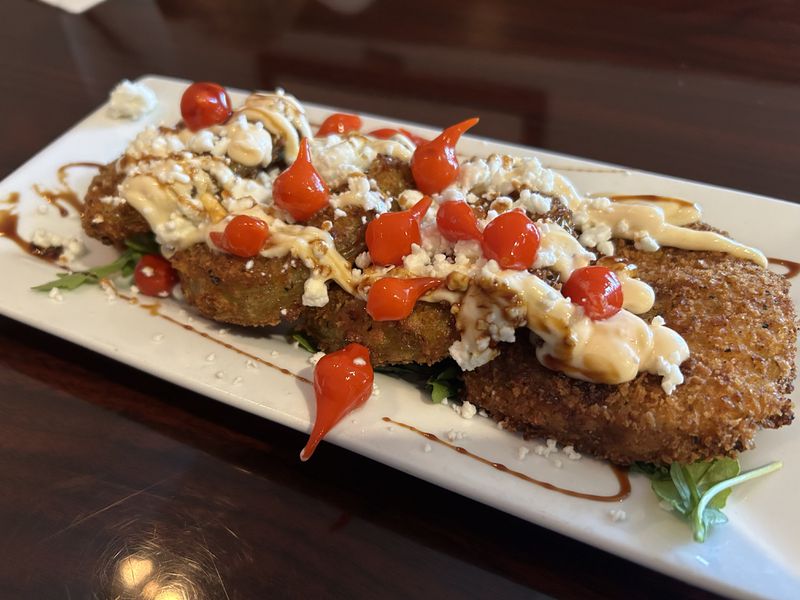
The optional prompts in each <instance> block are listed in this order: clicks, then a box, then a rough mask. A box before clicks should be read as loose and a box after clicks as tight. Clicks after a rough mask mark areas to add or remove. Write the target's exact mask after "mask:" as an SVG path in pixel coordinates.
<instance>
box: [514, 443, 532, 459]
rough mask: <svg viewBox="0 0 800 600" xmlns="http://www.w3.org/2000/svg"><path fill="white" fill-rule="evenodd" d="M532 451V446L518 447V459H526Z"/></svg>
mask: <svg viewBox="0 0 800 600" xmlns="http://www.w3.org/2000/svg"><path fill="white" fill-rule="evenodd" d="M530 451H531V450H530V448H527V447H526V446H520V447H519V448H517V460H525V457H526V456H528V453H529V452H530Z"/></svg>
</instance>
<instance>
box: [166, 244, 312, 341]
mask: <svg viewBox="0 0 800 600" xmlns="http://www.w3.org/2000/svg"><path fill="white" fill-rule="evenodd" d="M170 262H171V263H172V266H173V267H174V268H175V270H176V271H177V272H178V276H179V277H180V281H181V289H182V290H183V294H184V296H185V298H186V301H187V302H188V303H189V304H191V305H192V306H194V307H196V308H197V310H198V311H199V312H200V314H202V315H203V316H206V317H208V318H210V319H214V320H215V321H223V322H225V323H233V324H235V325H253V326H259V325H277V324H278V323H280V322H281V321H282V320H288V321H292V320H294V319H296V318H297V317H298V316H299V314H300V311H301V310H302V308H303V306H302V297H303V286H304V284H305V280H306V279H307V278H308V276H309V271H308V269H307V268H306V267H304V266H303V264H302V263H301V262H300V261H299V260H297V259H293V258H292V257H289V256H287V257H285V258H263V257H260V256H257V257H255V258H253V259H243V258H240V257H238V256H233V255H230V254H225V253H223V252H215V251H213V250H211V249H210V248H209V247H208V246H206V245H205V244H196V245H194V246H191V247H190V248H187V249H186V250H181V251H179V252H177V253H176V254H175V255H174V256H173V257H172V258H170Z"/></svg>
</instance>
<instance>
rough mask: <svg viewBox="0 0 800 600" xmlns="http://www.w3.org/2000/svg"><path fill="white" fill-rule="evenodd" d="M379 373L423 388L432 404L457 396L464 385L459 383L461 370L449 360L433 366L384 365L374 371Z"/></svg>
mask: <svg viewBox="0 0 800 600" xmlns="http://www.w3.org/2000/svg"><path fill="white" fill-rule="evenodd" d="M375 370H376V371H378V372H379V373H385V374H387V375H395V376H397V377H400V378H402V379H405V380H406V381H408V382H410V383H413V384H414V385H416V386H417V387H421V388H424V389H425V390H426V391H429V392H430V394H431V400H432V401H433V403H434V404H439V403H440V402H441V401H442V400H444V399H445V398H456V397H457V396H459V394H460V392H461V389H462V388H463V387H464V383H463V382H462V381H461V369H459V367H458V365H457V364H456V363H455V362H454V361H453V360H451V359H447V360H443V361H442V362H439V363H436V364H435V365H431V366H426V365H385V366H382V367H377V368H376V369H375Z"/></svg>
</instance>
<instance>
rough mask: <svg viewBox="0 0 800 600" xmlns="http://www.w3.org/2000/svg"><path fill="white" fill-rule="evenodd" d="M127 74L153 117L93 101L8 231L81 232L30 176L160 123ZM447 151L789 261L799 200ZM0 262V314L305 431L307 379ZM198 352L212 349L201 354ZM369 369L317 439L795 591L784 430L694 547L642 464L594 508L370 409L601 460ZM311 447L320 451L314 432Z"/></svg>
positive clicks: (638, 546)
mask: <svg viewBox="0 0 800 600" xmlns="http://www.w3.org/2000/svg"><path fill="white" fill-rule="evenodd" d="M142 81H143V82H144V83H145V84H146V85H148V86H150V87H151V88H152V89H153V90H154V91H155V92H156V94H157V95H158V98H159V106H158V108H157V109H156V111H155V112H154V113H152V114H150V115H147V116H146V117H145V118H144V119H142V120H140V121H139V122H135V123H131V122H127V121H115V120H112V119H110V118H109V117H108V116H107V114H106V107H105V106H103V107H100V108H99V109H98V110H97V111H95V112H94V113H92V114H91V115H90V116H89V117H87V118H86V119H84V120H83V121H82V122H81V123H79V124H78V125H77V126H75V127H74V128H73V129H71V130H70V131H68V132H67V133H66V134H64V135H63V136H61V137H60V138H59V139H58V140H56V141H55V142H53V143H52V144H51V145H50V146H48V147H47V148H45V149H44V150H43V151H42V152H41V153H39V154H38V155H37V156H35V157H34V158H32V159H31V160H30V161H28V163H26V164H25V165H23V166H22V167H21V168H20V169H18V170H17V171H16V172H14V173H13V174H12V175H10V176H9V177H8V178H7V179H6V180H5V181H3V182H2V183H0V198H3V197H5V196H7V195H8V194H10V193H12V192H19V193H20V194H21V201H20V205H19V214H20V232H21V234H22V235H23V236H24V237H25V238H26V239H29V238H30V236H31V235H32V232H33V231H34V230H35V229H37V228H40V227H42V228H46V229H49V230H51V231H56V232H59V233H62V234H71V235H78V234H80V224H79V222H78V219H77V218H75V217H74V216H72V217H68V218H60V217H59V216H58V213H57V211H56V210H55V209H53V208H50V209H48V210H47V211H45V212H44V214H42V210H41V209H40V207H41V206H42V205H43V201H42V200H41V199H40V198H39V197H38V196H37V194H36V193H35V192H34V191H33V185H34V184H39V185H40V186H44V187H46V188H48V187H49V188H56V187H58V182H57V180H56V176H55V174H56V171H57V169H58V168H59V167H60V166H61V165H63V164H65V163H69V162H74V161H96V162H108V161H110V160H113V159H114V158H116V157H117V156H118V155H119V154H120V153H121V152H122V151H123V149H124V148H125V146H126V145H127V143H128V142H129V141H130V140H131V139H132V138H133V137H134V135H135V134H136V133H137V132H138V131H139V130H140V129H141V128H142V127H143V126H144V125H145V124H146V123H154V124H159V123H162V122H163V123H167V124H173V123H174V122H176V121H177V120H178V119H179V110H178V103H179V99H180V95H181V93H182V91H183V89H184V87H185V82H183V81H179V80H172V79H165V78H160V77H146V78H144V79H143V80H142ZM243 97H244V94H242V93H234V94H233V98H234V102H238V101H240V100H241V99H242V98H243ZM301 100H302V99H301ZM307 108H308V111H309V118H310V120H311V121H312V122H316V123H319V122H320V121H321V120H322V119H323V118H324V117H325V116H326V114H328V113H329V112H331V111H332V109H330V108H326V107H322V106H314V105H307ZM364 121H365V130H370V129H372V128H377V127H386V126H397V125H398V123H396V122H392V121H387V120H385V119H381V118H377V117H371V116H367V117H365V118H364ZM399 125H403V126H409V124H407V123H400V124H399ZM410 126H411V127H413V128H415V129H416V130H417V131H419V132H420V133H421V134H423V135H425V134H428V135H433V134H434V133H438V132H436V131H435V130H433V129H431V128H428V127H421V126H414V125H410ZM459 149H460V151H462V152H463V153H465V154H481V155H485V154H489V153H492V152H500V153H512V154H521V155H536V156H538V157H540V158H541V160H542V162H543V163H544V164H545V165H547V166H550V167H561V168H564V169H566V170H565V171H564V173H565V174H566V175H567V176H568V177H570V178H571V179H572V180H573V181H574V182H575V183H576V184H577V186H578V188H579V189H580V190H582V191H583V192H586V193H594V192H614V193H623V194H624V193H652V194H661V195H665V196H677V197H682V198H687V199H691V200H694V201H698V202H700V203H701V204H702V206H703V208H704V210H705V216H706V220H707V221H708V222H710V223H713V224H714V225H716V226H718V227H721V228H723V229H727V230H729V231H730V232H731V233H732V234H733V235H734V236H735V237H736V238H737V239H739V240H740V241H742V242H744V243H747V244H752V245H754V246H758V247H760V248H761V249H762V250H764V251H765V253H766V254H767V255H768V256H773V257H780V258H785V259H791V260H795V261H797V260H800V249H799V247H798V245H797V240H798V239H800V206H798V205H794V204H790V203H787V202H782V201H778V200H773V199H770V198H765V197H761V196H756V195H753V194H747V193H742V192H735V191H731V190H726V189H722V188H719V187H713V186H708V185H703V184H698V183H692V182H688V181H682V180H679V179H674V178H670V177H663V176H659V175H653V174H649V173H643V172H640V171H635V170H626V169H620V168H618V167H614V166H609V165H603V164H600V163H596V162H590V161H585V160H578V159H574V158H571V157H567V156H563V155H557V154H553V153H550V152H543V151H536V150H532V149H529V148H521V147H518V146H511V145H508V144H502V143H497V142H491V141H488V140H481V139H479V138H465V139H464V140H463V141H462V142H461V145H460V147H459ZM575 169H577V170H575ZM581 169H584V170H583V171H581ZM93 174H94V172H93V171H91V170H81V169H76V170H73V171H71V176H70V183H71V185H72V186H73V187H74V188H75V189H76V190H78V192H79V193H81V194H82V193H83V192H84V191H85V190H86V188H87V186H88V184H89V181H90V179H91V177H92V175H93ZM0 208H3V207H2V206H0ZM87 248H88V252H87V254H86V255H85V256H84V258H83V259H82V260H83V262H84V264H86V265H97V264H102V263H104V262H107V261H108V260H109V259H111V258H112V257H113V255H114V254H113V252H112V251H111V250H109V249H108V248H104V247H102V246H101V245H100V244H98V243H96V242H94V241H88V243H87ZM0 268H1V269H2V272H3V274H4V281H5V282H6V283H5V284H4V285H3V286H2V288H0V312H1V313H3V314H5V315H7V316H9V317H12V318H14V319H17V320H19V321H22V322H24V323H27V324H29V325H31V326H33V327H37V328H39V329H42V330H44V331H48V332H50V333H53V334H55V335H58V336H60V337H63V338H65V339H67V340H70V341H72V342H75V343H77V344H80V345H82V346H85V347H87V348H90V349H92V350H94V351H96V352H99V353H101V354H104V355H106V356H110V357H112V358H115V359H117V360H119V361H121V362H124V363H127V364H129V365H132V366H134V367H136V368H139V369H141V370H143V371H147V372H149V373H152V374H154V375H157V376H159V377H162V378H164V379H166V380H169V381H171V382H174V383H176V384H178V385H181V386H184V387H186V388H189V389H192V390H194V391H196V392H199V393H201V394H204V395H207V396H210V397H212V398H215V399H217V400H220V401H222V402H226V403H228V404H231V405H233V406H236V407H238V408H241V409H243V410H246V411H249V412H251V413H253V414H256V415H259V416H262V417H266V418H268V419H271V420H273V421H277V422H279V423H282V424H284V425H288V426H289V427H293V428H295V429H298V430H301V431H308V430H309V427H310V425H309V418H310V415H311V414H312V413H311V411H312V407H313V392H312V389H311V386H309V385H308V384H306V383H303V382H301V381H298V380H296V379H295V378H293V377H291V376H286V375H284V374H281V373H280V372H279V371H276V370H274V369H271V368H268V367H266V366H264V365H263V364H258V366H256V368H253V366H252V364H251V365H248V364H247V358H246V357H244V356H242V355H241V354H238V353H236V352H235V351H232V350H229V349H226V348H225V347H224V346H221V345H220V344H219V343H217V342H215V341H213V340H211V339H203V338H200V337H199V336H197V335H196V334H193V333H191V332H189V331H186V330H184V329H183V328H181V327H179V326H177V325H175V324H174V323H171V322H169V321H167V320H164V319H161V318H154V317H153V316H151V315H150V314H149V313H148V312H147V311H145V310H142V309H141V307H137V306H135V305H132V304H129V303H127V302H124V301H122V300H114V299H109V298H107V296H106V294H105V293H103V291H102V290H100V289H98V288H97V287H92V286H86V287H84V288H82V289H79V290H77V291H75V292H65V293H64V300H63V302H57V301H55V300H53V299H51V298H49V297H48V295H47V294H42V293H37V292H33V291H31V290H30V287H31V286H33V285H36V284H40V283H42V282H44V281H47V280H50V279H52V278H53V277H54V275H55V272H56V271H55V268H54V267H53V266H51V265H49V264H46V263H44V262H42V261H39V260H37V259H34V258H31V257H29V256H27V255H25V254H23V253H21V252H20V251H19V250H18V248H17V247H16V246H14V245H13V244H12V243H10V242H9V241H8V240H3V239H0ZM793 298H794V301H795V304H796V305H798V304H800V294H798V289H797V285H796V284H795V288H794V290H793ZM162 311H163V313H164V314H166V315H169V316H172V317H173V318H175V319H177V320H178V321H181V322H183V323H188V322H191V323H192V324H193V325H194V326H195V327H197V328H198V329H199V330H201V331H204V332H207V333H208V334H210V335H211V336H213V337H214V338H216V339H218V340H220V341H224V342H228V343H232V344H234V345H235V346H237V347H239V348H241V349H242V350H244V351H246V352H249V353H251V354H252V355H254V356H258V357H261V358H263V359H265V360H267V361H270V362H273V363H276V364H277V365H279V366H280V367H283V368H285V369H288V370H290V371H292V372H294V373H298V374H300V375H303V376H305V377H310V376H311V371H312V368H311V365H310V364H309V362H308V354H307V353H305V352H304V351H302V350H300V349H297V348H293V347H292V346H290V345H287V344H286V342H285V341H284V340H283V338H282V336H279V335H275V336H272V337H262V336H254V335H253V334H252V333H248V332H247V331H245V330H238V329H231V330H230V331H227V332H226V331H224V330H223V331H222V332H221V331H220V325H219V324H215V323H212V322H208V321H205V320H203V319H201V318H199V317H196V316H194V317H193V316H192V314H191V313H190V312H189V313H187V312H185V311H184V310H183V309H182V307H181V306H180V304H179V303H178V302H175V301H166V302H163V303H162ZM212 354H213V355H214V360H210V358H212V357H210V355H212ZM377 381H378V383H379V386H380V390H381V393H380V395H379V396H377V397H373V398H372V399H371V400H370V401H369V402H368V403H367V404H366V405H365V406H364V407H363V408H362V409H360V410H359V411H358V412H356V413H353V414H352V415H351V416H349V417H348V418H346V419H345V420H344V421H343V422H342V423H341V424H340V425H339V426H337V427H336V429H335V430H334V431H333V432H332V433H331V434H330V435H329V436H328V438H327V439H328V441H329V442H332V443H335V444H338V445H340V446H343V447H345V448H348V449H350V450H352V451H354V452H358V453H360V454H363V455H364V456H368V457H370V458H373V459H375V460H378V461H381V462H382V463H384V464H386V465H389V466H391V467H394V468H397V469H400V470H402V471H405V472H407V473H411V474H413V475H415V476H417V477H420V478H422V479H425V480H427V481H430V482H433V483H436V484H438V485H441V486H442V487H445V488H448V489H450V490H453V491H455V492H458V493H460V494H463V495H465V496H468V497H470V498H474V499H475V500H479V501H480V502H484V503H486V504H488V505H491V506H494V507H496V508H498V509H500V510H503V511H506V512H508V513H511V514H514V515H516V516H518V517H520V518H522V519H525V520H527V521H531V522H533V523H537V524H539V525H542V526H544V527H547V528H549V529H552V530H555V531H558V532H560V533H563V534H565V535H568V536H571V537H573V538H576V539H579V540H582V541H584V542H587V543H589V544H593V545H595V546H597V547H598V548H602V549H604V550H607V551H609V552H613V553H615V554H618V555H620V556H623V557H625V558H628V559H630V560H632V561H635V562H638V563H641V564H643V565H646V566H648V567H651V568H653V569H656V570H658V571H662V572H664V573H667V574H669V575H672V576H674V577H677V578H680V579H684V580H686V581H689V582H691V583H693V584H695V585H698V586H701V587H705V588H708V589H711V590H714V591H716V592H718V593H722V594H727V595H734V596H740V597H769V598H790V597H797V593H798V592H797V590H798V589H800V544H798V541H797V540H800V520H798V519H796V518H795V517H794V508H795V502H796V498H797V490H798V484H797V482H798V481H800V458H798V457H800V439H798V436H797V433H798V432H797V430H796V428H797V426H795V427H789V428H784V429H781V430H779V431H776V432H772V431H770V432H764V433H762V434H761V435H759V437H758V448H757V449H756V450H754V451H752V452H747V453H745V455H744V456H743V457H742V462H743V466H744V467H745V468H748V467H754V466H758V465H760V464H764V463H767V462H770V461H772V460H776V459H780V460H783V462H784V465H785V466H784V468H783V469H782V470H781V471H779V472H777V473H776V474H773V475H770V476H768V477H766V478H764V479H760V480H758V481H756V482H754V483H750V484H745V485H743V486H741V487H740V488H737V489H736V490H735V491H734V494H733V496H732V498H731V499H730V500H729V502H728V508H727V509H726V512H727V514H728V516H729V517H730V523H728V524H727V525H725V526H722V527H717V528H715V529H714V530H713V531H712V533H711V535H710V536H709V539H708V540H707V541H706V543H704V544H697V543H695V542H693V541H692V539H691V533H690V531H689V529H688V527H687V526H686V525H685V524H683V523H682V522H680V521H679V520H678V519H677V518H676V517H675V516H674V515H672V514H670V513H667V512H665V511H663V510H661V509H660V508H659V506H658V502H657V501H656V498H655V497H654V495H653V494H652V492H651V491H650V486H649V482H648V481H647V480H646V479H644V478H643V477H641V476H633V477H632V479H633V492H632V494H631V495H630V497H629V498H627V499H626V500H624V501H623V502H621V503H620V504H619V505H609V504H603V503H597V502H591V501H587V500H581V499H577V498H569V497H566V496H563V495H559V494H557V493H554V492H550V491H547V490H545V489H542V488H539V487H535V486H533V485H531V484H529V483H526V482H524V481H522V480H520V479H518V478H515V477H512V476H509V475H507V474H504V473H502V472H499V471H497V470H494V469H492V468H490V467H488V466H485V465H483V464H481V463H479V462H477V461H474V460H471V459H470V458H468V457H465V456H462V455H460V454H458V453H456V452H454V451H452V450H451V449H449V448H446V447H444V446H440V445H436V444H433V445H432V448H431V449H430V451H426V441H425V440H424V439H423V438H421V437H420V436H418V435H416V434H414V433H412V432H410V431H407V430H405V429H402V428H400V427H397V426H394V427H392V426H390V425H389V424H388V423H386V422H384V421H383V420H382V417H391V418H392V419H396V420H398V421H402V422H406V423H410V424H412V425H414V426H416V427H419V428H420V429H422V430H425V431H429V432H432V433H434V434H437V435H438V436H440V437H445V438H446V437H447V433H448V432H449V431H450V430H454V431H457V432H463V433H464V434H465V437H464V438H463V439H461V440H460V441H459V442H458V443H459V444H460V445H463V446H464V447H466V448H467V449H469V450H471V451H473V452H475V453H477V454H480V455H482V456H484V457H487V458H490V459H491V460H495V461H498V462H501V463H504V464H506V465H508V466H509V467H511V468H512V469H516V470H518V471H521V472H523V473H527V474H529V475H530V476H532V477H535V478H538V479H544V480H547V481H549V482H552V483H554V484H556V485H559V486H563V487H567V488H572V489H577V490H581V491H587V492H594V493H599V494H606V493H614V491H615V490H616V480H615V478H614V476H613V474H612V472H611V470H610V469H609V468H608V465H606V464H605V463H603V462H599V461H594V460H592V459H589V458H583V459H581V460H577V461H572V460H568V459H567V457H566V456H565V455H564V454H559V455H558V458H559V459H560V461H561V465H562V467H561V468H558V466H557V465H558V464H559V463H558V461H556V460H554V456H550V457H549V458H547V457H543V456H538V455H536V454H535V453H533V452H532V453H531V454H529V455H528V456H527V458H525V459H524V460H519V458H518V456H519V452H518V451H519V448H520V447H521V446H526V447H528V448H532V447H533V446H534V444H535V443H536V442H533V441H532V442H525V441H524V440H522V439H521V438H520V437H519V436H517V435H514V434H511V433H508V432H505V431H502V430H499V429H498V428H497V427H496V426H495V424H494V423H493V422H492V421H490V420H489V419H485V418H481V417H475V418H473V419H469V420H467V419H463V418H461V417H460V416H459V415H457V414H456V413H455V412H453V411H452V410H451V409H450V407H448V406H442V405H433V404H431V403H430V401H429V400H427V399H426V398H425V397H424V396H423V395H422V394H421V393H420V392H419V391H417V390H416V389H415V388H413V387H412V386H410V385H408V384H406V383H404V382H402V381H399V380H395V379H392V378H389V377H385V376H380V375H379V376H378V377H377ZM794 398H795V400H796V398H797V394H795V396H794ZM299 450H300V449H299V448H298V451H299ZM318 452H325V447H324V444H323V446H322V447H321V448H319V449H318ZM298 460H299V459H298ZM312 460H313V459H312ZM298 468H302V467H300V466H299V465H298ZM610 509H622V510H624V511H625V513H626V514H627V519H625V520H623V521H617V522H614V521H612V519H611V518H610V514H609V511H610ZM467 526H468V525H467Z"/></svg>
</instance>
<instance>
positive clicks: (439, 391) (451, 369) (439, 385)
mask: <svg viewBox="0 0 800 600" xmlns="http://www.w3.org/2000/svg"><path fill="white" fill-rule="evenodd" d="M440 364H441V363H440ZM427 384H428V385H429V386H431V400H433V403H434V404H439V403H440V402H441V401H442V400H444V399H445V398H455V397H456V396H458V395H459V394H460V392H461V390H462V388H463V387H464V382H463V381H462V379H461V369H460V368H459V367H458V365H457V364H455V363H452V364H446V365H445V366H444V368H443V369H442V370H441V371H439V372H438V373H436V374H435V375H432V376H431V377H429V378H428V381H427Z"/></svg>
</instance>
